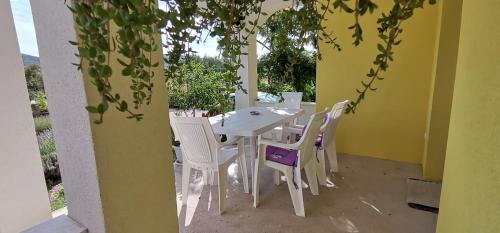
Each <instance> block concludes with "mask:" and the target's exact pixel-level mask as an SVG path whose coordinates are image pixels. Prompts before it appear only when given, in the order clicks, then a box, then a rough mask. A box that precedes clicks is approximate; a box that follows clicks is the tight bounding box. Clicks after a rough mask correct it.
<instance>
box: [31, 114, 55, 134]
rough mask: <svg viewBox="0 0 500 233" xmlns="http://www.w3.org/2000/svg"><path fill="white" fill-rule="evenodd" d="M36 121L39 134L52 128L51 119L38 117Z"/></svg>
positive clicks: (36, 129)
mask: <svg viewBox="0 0 500 233" xmlns="http://www.w3.org/2000/svg"><path fill="white" fill-rule="evenodd" d="M34 121H35V131H36V133H37V134H39V133H41V132H43V131H45V130H48V129H50V128H51V127H52V124H51V123H50V119H49V118H48V117H37V118H35V119H34Z"/></svg>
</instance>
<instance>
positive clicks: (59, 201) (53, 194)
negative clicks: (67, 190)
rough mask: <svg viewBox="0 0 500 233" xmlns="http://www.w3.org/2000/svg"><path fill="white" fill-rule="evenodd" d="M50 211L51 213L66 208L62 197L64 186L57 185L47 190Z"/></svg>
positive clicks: (64, 199)
mask: <svg viewBox="0 0 500 233" xmlns="http://www.w3.org/2000/svg"><path fill="white" fill-rule="evenodd" d="M49 201H50V209H51V210H52V211H54V210H58V209H61V208H63V207H65V206H66V198H65V196H64V186H63V185H62V184H58V185H56V186H54V187H52V188H51V189H50V190H49Z"/></svg>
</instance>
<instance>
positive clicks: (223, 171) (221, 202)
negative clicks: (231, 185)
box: [218, 166, 227, 215]
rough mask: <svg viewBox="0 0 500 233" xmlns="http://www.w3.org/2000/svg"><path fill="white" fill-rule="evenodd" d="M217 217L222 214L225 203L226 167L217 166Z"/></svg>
mask: <svg viewBox="0 0 500 233" xmlns="http://www.w3.org/2000/svg"><path fill="white" fill-rule="evenodd" d="M218 173H219V215H220V214H222V213H224V202H225V201H226V181H227V167H225V166H219V172H218Z"/></svg>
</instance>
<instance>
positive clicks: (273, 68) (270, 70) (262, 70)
mask: <svg viewBox="0 0 500 233" xmlns="http://www.w3.org/2000/svg"><path fill="white" fill-rule="evenodd" d="M294 52H296V51H294V50H293V49H292V48H289V49H281V50H274V51H272V52H269V53H267V54H265V55H263V56H262V57H261V58H260V59H259V63H258V65H257V73H258V77H259V83H263V84H266V85H265V86H261V87H259V90H261V91H265V92H268V93H272V94H278V93H280V92H286V91H292V92H294V91H299V92H303V93H304V95H303V100H304V101H308V102H314V101H315V100H316V93H315V90H314V89H315V85H316V57H315V56H314V55H313V54H309V53H307V52H299V54H294ZM290 59H294V60H295V61H296V62H294V64H293V65H291V67H290V63H289V61H290ZM287 74H289V75H287Z"/></svg>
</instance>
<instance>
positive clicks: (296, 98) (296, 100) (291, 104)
mask: <svg viewBox="0 0 500 233" xmlns="http://www.w3.org/2000/svg"><path fill="white" fill-rule="evenodd" d="M281 96H282V97H283V101H282V102H280V101H279V100H278V101H277V102H276V103H275V104H274V107H276V108H289V109H300V104H301V103H302V92H281ZM290 124H292V125H295V124H297V119H293V121H290V122H287V123H285V125H284V126H287V125H290ZM284 126H281V127H276V128H274V129H273V130H271V138H272V139H273V140H275V141H278V140H282V139H283V137H282V135H283V127H284ZM280 135H281V137H280ZM282 141H283V140H282Z"/></svg>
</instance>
